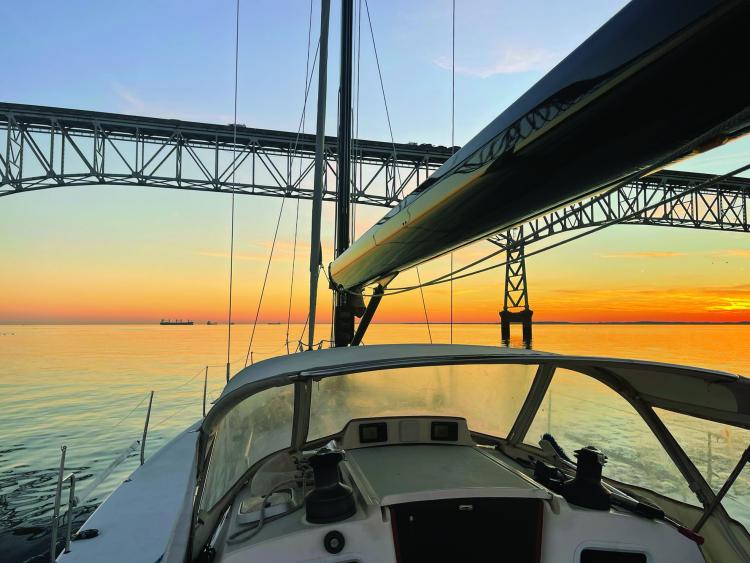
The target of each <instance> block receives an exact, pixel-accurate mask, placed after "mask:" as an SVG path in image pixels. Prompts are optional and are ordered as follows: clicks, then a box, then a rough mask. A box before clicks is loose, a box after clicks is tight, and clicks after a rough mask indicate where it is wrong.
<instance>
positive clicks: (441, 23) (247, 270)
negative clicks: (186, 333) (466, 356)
mask: <svg viewBox="0 0 750 563" xmlns="http://www.w3.org/2000/svg"><path fill="white" fill-rule="evenodd" d="M355 4H357V5H359V0H355ZM622 5H624V2H623V1H621V0H577V1H576V2H563V1H558V0H554V1H553V0H545V1H544V2H538V1H537V2H528V1H520V0H518V1H517V0H514V1H504V2H497V1H484V0H480V1H469V0H466V1H463V0H458V1H457V7H456V69H457V74H456V144H458V145H461V144H463V143H465V142H466V141H467V140H468V139H470V138H471V137H472V136H473V135H474V134H475V133H477V132H478V131H479V130H480V129H481V128H482V127H484V126H485V125H486V124H487V123H488V122H489V121H491V120H492V119H494V118H495V117H496V116H497V115H498V114H499V113H500V112H501V111H502V110H503V109H505V108H506V107H507V106H508V105H509V104H510V103H512V102H513V101H514V100H515V99H516V98H517V97H518V96H519V95H521V94H522V93H523V92H525V91H526V90H527V89H528V88H529V87H530V86H531V85H532V84H534V83H535V82H536V81H537V80H538V79H539V78H541V77H542V76H543V75H544V73H545V72H546V71H547V70H549V69H550V68H552V66H554V64H555V63H556V62H558V61H559V60H561V59H562V58H563V57H564V56H565V55H566V54H567V53H569V52H570V51H571V50H573V49H574V48H575V47H576V46H577V45H578V44H580V43H581V42H582V41H583V40H584V39H586V38H587V37H588V36H589V35H590V34H591V33H592V32H594V31H595V30H596V29H597V28H598V27H600V26H601V25H602V24H603V23H604V22H605V21H606V20H607V19H609V18H610V17H611V16H612V15H614V14H615V13H616V12H617V10H618V9H620V8H621V7H622ZM362 6H364V2H363V3H362ZM309 9H310V4H309V2H307V1H304V0H300V1H293V0H286V1H283V0H275V1H270V0H257V1H249V0H242V1H241V13H240V55H239V103H238V118H237V121H238V122H240V123H244V124H246V125H247V126H250V127H262V128H269V129H282V130H295V129H296V127H297V123H298V121H299V118H300V113H301V109H302V101H303V93H304V90H303V86H304V74H305V63H306V52H307V34H308V14H309ZM234 10H235V4H234V2H233V1H227V0H217V1H213V2H206V1H204V2H198V1H195V0H182V1H176V0H150V1H144V0H130V1H128V2H95V1H93V0H91V1H87V2H84V1H81V0H66V1H64V2H53V1H41V0H39V1H34V2H31V1H26V0H23V1H21V0H5V1H4V2H2V4H0V20H1V21H2V22H3V34H4V42H3V43H4V55H5V56H4V80H3V88H2V93H1V94H0V98H1V99H2V100H3V101H7V102H18V103H27V104H41V105H50V106H61V107H70V108H79V109H88V110H99V111H112V112H122V113H130V114H138V115H151V116H156V117H168V118H178V119H189V120H196V121H207V122H216V123H230V122H231V121H232V104H233V81H234ZM339 10H340V4H339V2H337V1H335V0H334V1H333V2H332V19H331V34H330V35H331V40H330V52H331V57H330V66H329V95H328V120H327V121H328V123H327V127H328V133H329V134H334V133H335V123H336V116H335V113H336V89H337V83H338V34H339V18H338V13H339ZM370 16H371V18H372V23H373V27H374V32H375V37H376V40H377V47H378V54H379V57H380V62H381V66H382V73H383V80H384V84H385V89H386V94H387V99H388V105H389V110H390V115H391V121H392V124H393V135H394V138H395V140H396V141H397V142H409V141H415V142H429V143H434V144H442V145H448V144H449V143H450V100H451V72H450V55H451V43H450V35H451V2H449V1H446V0H433V1H427V0H421V1H420V0H415V1H411V0H410V1H398V2H397V1H395V0H370ZM318 17H319V0H314V5H313V23H312V37H313V39H312V51H314V49H315V42H316V40H317V33H318V29H319V21H318ZM361 30H362V43H361V62H360V69H361V83H360V97H359V108H360V109H359V115H360V119H359V134H360V136H361V137H363V138H370V139H377V140H388V139H389V131H388V127H387V122H386V119H385V111H384V107H383V100H382V95H381V91H380V85H379V81H378V74H377V68H376V65H375V59H374V55H373V49H372V43H371V38H370V34H369V27H368V25H367V19H366V18H365V19H363V21H362V27H361ZM316 76H317V74H316ZM315 91H316V86H315V83H313V85H312V88H311V92H312V93H311V98H312V102H313V103H314V96H315ZM312 127H313V119H312V118H311V119H309V120H308V122H307V131H310V130H311V128H312ZM748 148H750V142H748V141H740V142H738V143H735V144H734V145H732V146H730V147H724V148H721V149H719V150H717V151H713V152H712V153H711V154H710V155H707V156H706V157H702V158H701V159H699V160H695V161H691V162H690V163H681V164H680V165H679V168H682V169H693V170H701V171H713V172H725V171H728V170H730V169H732V168H734V167H736V166H738V165H739V164H740V160H741V159H742V155H743V154H744V155H747V154H748V150H747V149H748ZM237 205H238V208H237V220H238V231H237V235H238V238H237V240H238V246H237V248H238V252H239V253H240V254H243V253H244V254H245V255H248V256H249V255H257V254H262V253H265V252H267V249H268V244H267V243H268V241H269V240H270V238H271V236H272V234H273V229H274V226H275V223H276V216H277V213H278V207H279V201H278V200H275V199H263V198H239V200H238V204H237ZM293 208H294V206H293V204H288V206H287V208H286V210H285V214H284V217H283V220H282V225H281V229H280V235H279V237H280V241H281V243H282V244H286V245H287V246H288V245H289V244H290V241H291V238H292V232H293V212H292V210H293ZM324 212H325V215H324V217H325V219H326V224H325V225H324V232H323V237H324V244H326V245H327V244H328V241H330V240H332V232H331V224H332V220H331V218H332V212H331V209H330V208H327V209H325V210H324ZM228 213H229V198H228V196H225V195H216V194H204V193H184V192H178V191H170V190H166V191H162V190H154V189H149V188H106V187H103V188H99V187H89V188H65V189H56V190H43V191H40V192H37V193H33V194H24V195H21V196H12V197H7V198H3V199H2V201H0V241H1V242H0V260H2V261H3V263H5V264H13V268H11V269H9V272H8V273H7V274H6V275H5V276H4V277H3V279H2V281H0V290H2V291H1V292H0V295H4V296H5V297H4V298H5V299H6V302H5V307H3V304H2V303H0V322H2V320H3V319H5V320H9V319H16V320H17V319H18V318H19V315H21V316H23V310H24V309H25V308H35V309H36V310H42V311H43V310H49V311H57V310H58V309H60V308H61V303H60V300H64V301H65V302H66V304H68V305H70V306H71V307H73V306H74V305H76V304H81V306H83V304H86V305H87V306H88V305H91V303H90V301H91V298H90V297H89V296H87V295H86V292H85V288H86V287H87V286H88V285H90V284H92V283H93V284H96V285H97V287H99V288H100V289H101V293H102V296H100V298H99V297H98V298H97V299H100V300H99V301H97V302H96V303H95V304H94V305H96V307H97V309H96V310H97V311H99V312H100V313H101V315H100V316H102V318H103V316H106V314H107V311H110V310H112V311H114V310H115V309H114V308H112V307H113V306H112V304H111V300H112V299H113V297H112V296H113V295H116V296H117V297H118V298H119V299H122V294H123V292H126V293H127V294H128V297H127V299H128V300H130V301H128V302H132V303H133V307H135V306H136V305H137V304H139V303H142V302H145V301H149V300H150V301H153V302H155V303H163V309H162V312H161V313H160V314H157V315H156V316H157V317H160V316H186V315H189V314H190V312H189V311H188V310H185V306H184V305H182V304H181V305H179V306H177V305H175V306H174V307H172V308H170V299H172V298H174V296H175V294H179V296H180V297H181V299H182V301H181V302H180V303H183V302H189V301H190V299H191V298H192V297H193V296H194V295H195V294H196V293H200V294H201V296H202V297H201V298H203V296H205V295H206V294H211V295H214V294H215V296H214V297H213V298H212V299H213V301H212V303H213V305H212V307H213V308H214V309H215V310H216V311H217V316H218V311H220V310H221V309H222V308H223V306H224V305H223V303H224V301H225V298H226V291H225V289H223V288H224V287H225V282H226V269H227V264H226V260H225V259H223V258H221V255H222V253H223V252H225V251H226V248H227V246H228V221H227V218H228ZM382 213H383V210H381V209H372V208H370V209H362V210H361V211H358V218H359V221H358V225H359V228H358V231H359V232H361V231H362V230H363V229H364V228H365V227H366V226H367V225H368V223H371V222H374V221H375V220H377V219H378V218H379V217H380V216H381V215H382ZM300 221H301V227H300V229H301V230H300V233H301V235H300V236H301V237H302V239H304V242H305V244H307V242H308V241H307V238H308V237H309V235H308V234H307V233H308V232H309V231H308V229H309V226H308V225H309V208H308V207H307V204H306V203H305V204H303V205H302V207H301V211H300ZM621 229H626V230H627V234H624V233H623V231H622V230H621ZM655 234H656V233H655V232H654V231H653V230H649V228H639V227H623V228H614V229H612V230H609V231H607V232H604V233H602V234H600V235H597V236H596V238H595V239H594V238H593V237H592V239H585V240H584V241H581V242H579V243H575V244H573V245H570V247H566V248H565V249H562V250H560V251H557V252H555V253H550V254H549V256H547V255H544V256H541V257H539V258H538V259H534V260H532V261H530V264H529V270H530V272H531V274H532V275H533V273H534V271H535V268H537V270H536V271H537V272H538V274H537V275H538V278H539V279H542V280H543V281H544V283H543V286H544V287H555V288H558V287H562V288H564V287H567V286H571V287H576V288H579V287H581V279H579V278H580V276H581V271H582V269H581V268H579V269H578V272H571V271H569V265H570V264H571V263H574V262H575V261H576V260H583V259H584V258H585V259H586V263H585V267H586V268H589V269H590V272H587V273H586V278H590V277H595V276H596V275H597V272H602V273H605V274H606V273H608V272H610V271H611V269H612V260H611V259H607V258H601V257H602V256H607V255H611V254H612V253H613V252H615V253H617V252H619V253H620V254H628V253H630V254H633V255H637V254H638V253H639V252H643V251H644V250H651V249H656V250H665V251H670V252H674V253H675V256H682V255H687V254H690V253H693V252H703V253H704V255H705V257H706V258H705V259H706V260H709V259H712V258H711V257H712V256H713V255H712V254H710V253H711V252H714V251H715V250H716V249H717V248H725V249H727V250H728V251H732V249H736V248H747V243H746V242H745V239H744V238H738V237H737V236H736V235H730V234H724V233H719V234H717V233H705V232H697V231H695V232H692V231H687V230H680V232H671V231H670V232H669V233H667V232H665V230H661V231H660V232H659V236H658V237H657V236H655ZM741 236H742V235H740V237H741ZM718 237H723V238H718ZM709 247H710V248H709ZM326 248H328V247H326ZM696 249H698V250H696ZM712 249H713V250H712ZM608 253H609V254H608ZM727 255H728V256H739V257H736V258H732V259H731V260H729V261H728V262H726V264H725V265H724V266H722V267H724V268H725V269H726V272H731V273H732V275H737V272H742V271H746V266H747V258H743V257H742V254H740V255H737V254H736V253H735V254H732V253H731V252H729V254H727ZM327 258H330V252H328V254H327ZM457 259H458V260H459V262H460V260H461V258H460V257H459V258H457ZM298 260H299V261H298V268H300V269H299V270H298V271H301V272H305V271H306V267H305V260H304V257H303V258H302V259H300V258H299V257H298ZM466 261H468V258H467V260H466ZM652 263H653V260H650V259H649V258H648V257H644V258H643V259H642V260H635V259H630V260H626V261H624V262H622V272H621V277H620V278H619V282H621V283H622V284H626V285H627V284H628V283H630V284H631V285H633V286H635V285H638V284H643V279H644V275H643V272H644V271H648V269H649V268H650V267H651V264H652ZM691 264H692V265H691ZM444 266H445V264H440V265H439V266H435V268H436V270H435V273H436V274H438V273H443V271H444ZM582 266H583V265H582ZM583 269H585V268H583ZM662 269H663V270H664V268H662ZM427 270H428V272H429V267H427ZM692 271H695V264H694V263H691V262H689V261H686V262H685V264H683V266H681V267H680V268H672V269H671V270H670V271H665V272H664V273H663V275H661V276H654V277H653V279H650V280H649V282H648V283H649V284H652V285H653V284H656V285H659V284H661V285H659V287H660V288H661V289H662V290H666V289H668V288H670V287H677V286H679V285H680V284H681V283H683V282H684V280H685V279H686V273H687V272H692ZM196 272H200V276H198V275H197V274H196ZM238 273H239V278H240V295H239V296H238V307H240V308H245V309H246V311H245V313H246V314H245V316H246V317H247V316H248V315H249V313H250V311H254V303H255V299H256V298H257V287H258V284H259V281H260V279H261V275H262V272H260V271H259V266H258V263H256V262H253V261H251V260H247V261H246V262H242V263H241V264H240V265H239V266H238ZM576 275H577V276H578V277H576ZM170 276H171V277H172V278H180V280H184V283H183V282H182V281H181V282H180V283H179V284H176V282H174V279H173V280H172V281H171V282H170V283H169V287H162V285H163V283H162V281H156V280H165V279H169V278H170ZM492 276H493V277H487V278H483V279H484V280H485V281H482V282H481V283H480V282H477V284H479V285H477V284H475V285H473V286H472V288H471V290H470V291H469V289H467V295H468V294H469V293H471V295H472V299H475V300H476V299H480V298H481V299H484V300H485V302H486V303H487V308H488V310H489V309H491V310H492V311H496V309H497V307H498V303H499V283H498V282H499V279H498V278H499V274H495V273H493V274H492ZM698 278H700V280H699V282H696V283H700V284H703V285H710V284H711V283H712V282H711V279H709V278H708V276H698ZM287 279H288V270H287V269H285V268H284V267H280V268H279V269H278V271H277V270H274V271H272V273H271V284H274V283H278V284H279V285H281V284H282V282H283V285H284V286H286V283H287ZM123 280H126V281H128V282H129V283H124V281H123ZM405 281H406V282H408V280H405ZM305 283H306V276H304V275H302V276H300V278H299V281H298V284H297V285H298V287H299V288H302V289H301V290H300V291H299V295H298V292H297V291H295V303H298V304H297V305H296V306H295V307H296V309H295V310H298V313H297V314H296V317H297V318H304V291H303V290H304V285H305ZM481 284H484V285H481ZM670 284H671V285H670ZM584 285H585V284H584ZM61 288H62V289H61ZM665 288H666V289H665ZM743 291H744V290H743ZM60 292H62V293H60ZM532 296H533V298H535V299H539V298H542V297H543V296H540V295H539V293H536V294H535V293H534V289H532ZM282 297H283V296H282V294H281V292H280V293H279V296H278V299H281V298H282ZM108 299H109V301H108ZM428 299H430V300H432V301H433V302H435V303H437V302H438V301H439V302H440V303H442V302H443V301H444V300H445V296H444V295H443V294H441V293H435V295H434V296H431V294H429V293H428ZM8 300H10V301H12V302H13V307H10V306H9V305H8V304H9V303H10V301H8ZM71 303H72V305H71ZM435 306H436V307H437V305H435ZM441 307H442V305H441ZM389 308H390V309H389ZM442 308H444V307H442ZM4 309H5V311H4ZM325 309H326V307H325V306H324V307H322V310H325ZM383 309H384V313H383V315H384V316H385V317H388V314H389V313H388V311H389V310H391V311H392V313H393V315H396V314H397V312H398V306H397V305H393V306H390V305H385V306H384V307H383ZM7 310H11V311H12V312H11V313H7V312H6V311H7ZM212 310H213V309H212ZM594 312H595V311H594ZM114 314H115V313H112V315H114ZM488 315H489V316H491V317H492V318H494V317H495V315H496V313H495V312H491V314H489V313H488ZM540 316H541V317H542V318H544V317H543V313H541V312H540ZM48 318H50V319H53V320H54V319H58V320H65V319H68V317H66V316H65V315H63V314H62V313H60V314H59V315H58V314H52V313H50V315H49V317H48ZM92 318H93V317H92ZM97 318H99V317H97ZM128 318H141V317H132V316H131V317H128ZM488 318H489V317H488Z"/></svg>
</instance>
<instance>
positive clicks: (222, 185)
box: [0, 103, 750, 340]
mask: <svg viewBox="0 0 750 563" xmlns="http://www.w3.org/2000/svg"><path fill="white" fill-rule="evenodd" d="M352 152H353V163H352V166H353V168H352V201H353V202H354V203H358V204H365V205H375V206H382V207H392V206H393V205H395V204H397V203H398V202H399V201H401V200H402V199H403V198H404V197H405V196H406V195H408V194H409V193H410V192H411V191H412V190H413V189H414V188H415V187H416V186H418V185H419V184H420V183H421V182H422V181H423V180H425V179H426V178H427V177H428V176H429V175H430V174H431V173H432V172H433V171H434V170H436V169H437V168H438V167H439V166H440V165H441V164H443V163H444V162H445V161H446V160H447V159H448V158H450V155H451V154H452V153H453V150H452V149H451V148H448V147H442V146H434V145H428V144H416V143H389V142H382V141H368V140H354V141H353V151H352ZM314 157H315V136H314V135H310V134H303V133H294V132H284V131H273V130H266V129H254V128H249V127H246V126H244V125H240V124H238V125H237V127H236V134H235V127H234V125H233V124H229V125H216V124H207V123H197V122H189V121H179V120H174V119H159V118H151V117H139V116H131V115H123V114H115V113H103V112H93V111H82V110H74V109H62V108H52V107H43V106H29V105H22V104H10V103H0V197H3V196H8V195H14V194H22V193H26V192H33V191H37V190H42V189H51V188H59V187H66V186H88V185H118V186H129V187H137V186H142V187H153V188H171V189H181V190H201V191H208V192H219V193H236V194H242V195H260V196H267V197H289V198H302V199H311V198H312V193H313V189H312V184H313V174H312V170H313V167H314ZM325 158H326V165H327V174H326V177H325V187H324V199H325V200H327V201H335V199H336V193H335V185H336V182H335V178H336V138H335V137H327V138H326V144H325ZM711 178H712V176H710V175H707V174H695V173H686V172H678V171H662V172H659V173H656V174H652V175H650V176H648V177H645V178H642V179H640V180H637V181H635V182H632V183H630V184H627V185H625V186H622V187H618V188H616V189H613V190H610V191H608V192H605V193H602V194H599V195H596V196H594V197H590V198H588V199H586V200H584V201H581V202H578V203H575V204H573V205H570V206H568V207H565V208H563V209H559V210H557V211H554V212H552V213H549V214H547V215H544V216H542V217H539V218H536V219H534V220H532V221H530V222H529V223H526V224H525V225H523V226H521V227H518V228H516V229H512V230H511V231H508V232H505V233H502V234H499V235H496V236H493V237H491V239H490V240H491V242H493V243H494V244H496V245H497V246H498V247H499V249H500V250H502V251H504V252H505V255H506V276H505V299H504V305H503V311H502V312H501V327H502V336H503V339H504V340H507V339H508V338H509V336H510V324H511V323H514V322H518V323H520V324H522V325H523V332H524V340H530V339H531V317H532V314H533V313H532V311H531V309H530V308H529V300H528V290H527V289H528V288H527V280H526V264H525V259H526V254H527V250H526V249H527V248H528V246H529V245H532V244H534V243H539V242H541V241H543V240H545V239H547V238H548V237H552V236H553V235H559V234H562V233H566V232H569V231H578V233H579V234H583V233H587V232H595V231H596V230H597V229H598V228H601V227H603V226H606V225H610V224H613V223H618V224H624V225H652V226H661V227H680V228H690V229H709V230H723V231H737V232H745V233H747V232H750V223H749V219H750V217H749V215H748V204H749V203H750V202H749V200H750V179H744V178H731V179H726V180H723V181H720V182H714V183H712V184H710V185H705V186H704V184H706V182H707V181H709V180H711Z"/></svg>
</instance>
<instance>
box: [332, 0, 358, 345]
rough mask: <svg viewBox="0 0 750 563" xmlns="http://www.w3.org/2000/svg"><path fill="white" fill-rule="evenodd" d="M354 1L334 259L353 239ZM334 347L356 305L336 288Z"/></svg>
mask: <svg viewBox="0 0 750 563" xmlns="http://www.w3.org/2000/svg"><path fill="white" fill-rule="evenodd" d="M353 22H354V1H353V0H342V1H341V74H340V80H339V130H338V163H337V168H336V170H337V173H336V247H335V258H338V257H339V255H340V254H342V253H343V252H344V251H345V250H346V249H347V248H349V243H350V240H351V233H350V225H351V220H350V211H351V186H352V184H351V163H352V154H351V152H352V51H353V27H354V26H353ZM334 292H335V295H334V311H333V340H334V346H337V347H338V346H348V345H349V344H350V343H351V342H352V339H353V338H354V307H353V304H352V303H351V301H352V299H351V296H350V295H349V294H348V293H346V292H344V291H339V290H337V289H334Z"/></svg>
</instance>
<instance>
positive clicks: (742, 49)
mask: <svg viewBox="0 0 750 563" xmlns="http://www.w3.org/2000/svg"><path fill="white" fill-rule="evenodd" d="M748 23H750V2H747V1H746V0H730V1H717V0H696V1H692V2H685V1H684V0H660V1H659V2H655V1H653V0H635V1H633V2H631V3H630V4H628V5H627V6H626V7H625V8H623V9H622V10H621V11H620V12H619V13H618V14H616V15H615V16H614V17H613V18H612V19H611V20H610V21H608V22H607V23H606V24H605V25H604V26H603V27H602V28H601V29H599V30H598V31H597V32H596V33H594V35H592V36H591V37H590V38H589V39H588V40H587V41H585V42H584V43H583V44H582V45H581V46H580V47H578V48H577V49H576V50H575V51H573V52H572V53H571V54H570V55H569V56H568V57H567V58H565V59H564V60H563V61H562V62H561V63H560V64H558V65H557V66H556V67H555V68H554V69H553V70H551V71H550V72H549V73H548V74H547V75H546V76H545V77H543V78H542V79H541V80H540V81H539V82H537V83H536V84H535V85H534V86H533V87H532V88H531V89H530V90H529V91H528V92H526V94H524V95H523V96H522V97H521V98H519V99H518V100H517V101H516V102H515V103H514V104H513V105H511V106H510V107H509V108H508V109H507V110H506V111H504V112H503V113H502V114H501V115H499V116H498V117H497V118H496V119H495V120H494V121H493V122H492V123H490V124H489V125H488V126H487V127H486V128H485V129H484V130H483V131H481V132H480V133H479V134H478V135H477V136H476V137H474V138H473V139H472V140H471V141H470V142H469V143H467V144H466V146H464V147H463V148H462V149H461V150H460V151H458V152H457V153H456V154H455V155H453V157H451V159H450V160H448V161H447V162H446V163H445V164H444V165H443V166H442V167H440V169H438V170H437V171H436V172H435V173H434V174H433V175H432V176H431V177H430V178H429V179H428V180H427V181H425V182H424V183H423V184H422V185H420V186H419V187H418V188H417V189H416V190H415V191H414V192H413V193H412V194H410V195H409V196H408V197H407V198H406V199H405V200H404V201H402V202H401V203H400V204H399V205H398V206H397V207H395V208H393V209H392V210H390V212H389V213H388V214H386V215H385V217H383V219H381V220H380V221H379V222H378V223H377V224H376V225H374V226H373V227H372V228H371V229H369V230H368V231H367V232H366V233H365V234H364V235H363V236H362V237H361V238H359V239H358V240H357V241H356V242H355V243H354V244H353V245H352V246H351V247H349V249H348V250H347V251H346V252H344V253H343V254H342V255H341V256H339V257H338V258H337V259H336V260H334V261H333V262H332V263H331V265H330V275H331V279H332V282H333V283H334V285H336V286H337V287H339V288H343V289H346V290H358V289H360V288H362V287H363V286H364V285H367V284H369V283H373V282H375V281H378V280H381V279H384V278H387V277H391V276H393V275H394V274H396V273H398V272H399V271H401V270H404V269H406V268H409V267H411V266H414V265H416V264H419V263H421V262H424V261H426V260H429V259H431V258H434V257H437V256H440V255H441V254H445V253H447V252H450V251H452V250H454V249H456V248H458V247H461V246H463V245H466V244H469V243H471V242H475V241H478V240H481V239H483V238H485V237H487V236H488V235H490V234H492V233H495V232H498V231H500V230H505V229H508V228H511V227H513V226H515V225H519V224H522V223H523V222H525V221H527V220H529V219H531V218H533V217H535V216H539V215H541V214H544V213H547V212H549V211H551V210H553V209H555V208H558V207H561V206H564V205H567V204H570V203H573V202H575V201H577V200H580V199H582V198H584V197H586V196H589V195H592V194H594V193H597V192H601V191H604V190H607V189H610V188H613V187H615V186H617V185H618V184H620V183H623V182H627V181H632V180H633V179H635V178H638V177H640V176H643V175H645V174H648V173H649V172H653V171H654V170H657V169H658V168H661V167H663V166H665V165H667V164H669V163H670V162H673V161H675V160H678V159H680V158H684V157H686V156H689V155H690V154H693V153H696V152H700V151H702V150H705V149H706V148H710V147H713V146H716V145H717V144H720V143H723V142H725V141H727V140H729V139H731V138H734V137H736V136H738V135H741V134H743V133H745V132H746V131H747V130H748V128H749V127H750V96H748V94H747V91H746V90H745V89H744V88H743V87H742V86H741V84H742V83H743V80H744V79H745V74H746V68H747V65H746V62H747V61H746V59H747V45H746V39H745V37H746V30H747V26H748Z"/></svg>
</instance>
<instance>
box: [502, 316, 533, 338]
mask: <svg viewBox="0 0 750 563" xmlns="http://www.w3.org/2000/svg"><path fill="white" fill-rule="evenodd" d="M533 314H534V311H532V310H531V309H524V310H522V311H507V310H502V311H500V338H501V339H502V341H503V343H506V344H507V343H508V342H510V325H511V324H520V325H521V336H522V338H523V342H524V344H526V345H527V346H528V345H530V344H531V338H532V332H533V331H532V323H531V317H532V315H533Z"/></svg>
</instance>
